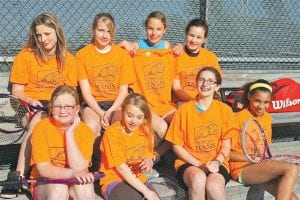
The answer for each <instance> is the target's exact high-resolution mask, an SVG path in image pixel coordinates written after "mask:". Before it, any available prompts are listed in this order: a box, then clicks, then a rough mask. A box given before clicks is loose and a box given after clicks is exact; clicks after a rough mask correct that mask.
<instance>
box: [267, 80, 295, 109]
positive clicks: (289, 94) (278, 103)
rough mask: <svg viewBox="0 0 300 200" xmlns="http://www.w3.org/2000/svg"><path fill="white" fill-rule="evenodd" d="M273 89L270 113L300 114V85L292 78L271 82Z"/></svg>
mask: <svg viewBox="0 0 300 200" xmlns="http://www.w3.org/2000/svg"><path fill="white" fill-rule="evenodd" d="M271 85H272V89H273V97H272V102H271V104H270V107H269V110H268V111H269V112H273V113H274V112H300V83H298V82H296V81H295V80H293V79H290V78H282V79H278V80H275V81H273V82H271Z"/></svg>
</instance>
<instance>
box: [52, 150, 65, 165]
mask: <svg viewBox="0 0 300 200" xmlns="http://www.w3.org/2000/svg"><path fill="white" fill-rule="evenodd" d="M49 155H50V159H51V163H53V165H55V166H58V167H66V166H65V165H66V162H67V161H66V152H65V149H64V147H49Z"/></svg>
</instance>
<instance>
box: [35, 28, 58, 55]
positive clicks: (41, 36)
mask: <svg viewBox="0 0 300 200" xmlns="http://www.w3.org/2000/svg"><path fill="white" fill-rule="evenodd" d="M35 34H36V37H37V40H38V42H39V44H40V45H41V46H42V48H43V49H44V51H45V52H46V53H47V54H48V55H55V51H56V45H57V35H56V32H55V30H54V29H53V28H50V27H48V26H45V25H37V26H36V27H35Z"/></svg>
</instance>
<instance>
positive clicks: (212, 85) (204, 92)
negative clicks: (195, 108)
mask: <svg viewBox="0 0 300 200" xmlns="http://www.w3.org/2000/svg"><path fill="white" fill-rule="evenodd" d="M197 86H198V93H199V95H200V97H212V98H213V96H214V92H216V91H218V90H219V88H220V85H218V84H217V80H216V75H215V74H214V73H213V72H211V71H208V70H204V71H202V72H201V73H200V74H199V76H198V78H197Z"/></svg>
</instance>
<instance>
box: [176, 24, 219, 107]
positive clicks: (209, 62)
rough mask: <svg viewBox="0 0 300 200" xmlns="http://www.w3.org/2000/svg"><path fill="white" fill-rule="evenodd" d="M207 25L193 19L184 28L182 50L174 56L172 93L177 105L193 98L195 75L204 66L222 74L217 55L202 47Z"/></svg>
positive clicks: (195, 93)
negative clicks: (184, 37) (174, 72)
mask: <svg viewBox="0 0 300 200" xmlns="http://www.w3.org/2000/svg"><path fill="white" fill-rule="evenodd" d="M207 34H208V25H207V23H206V21H205V20H202V19H198V18H196V19H193V20H191V21H190V22H189V23H188V25H187V27H186V29H185V36H186V44H185V47H184V52H183V53H182V54H180V55H179V57H176V58H175V66H176V69H177V77H176V78H175V79H174V80H173V86H172V88H173V95H174V98H175V99H174V101H176V103H177V105H181V104H182V103H183V102H187V101H190V100H192V99H195V96H196V95H197V93H198V92H197V84H196V75H197V73H198V72H199V70H201V69H202V68H203V67H205V66H211V67H214V68H216V69H217V70H218V72H219V73H220V74H221V76H223V75H222V70H221V67H220V65H219V62H218V58H217V56H216V55H215V54H214V53H213V52H211V51H209V50H207V49H205V48H203V44H204V43H205V42H206V41H207Z"/></svg>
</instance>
